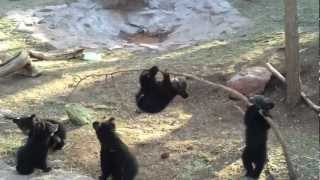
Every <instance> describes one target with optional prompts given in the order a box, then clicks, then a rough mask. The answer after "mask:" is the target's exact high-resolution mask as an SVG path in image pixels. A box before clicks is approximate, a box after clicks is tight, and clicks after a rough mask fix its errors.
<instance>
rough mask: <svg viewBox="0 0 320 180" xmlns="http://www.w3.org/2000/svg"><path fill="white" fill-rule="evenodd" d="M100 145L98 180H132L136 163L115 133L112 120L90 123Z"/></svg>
mask: <svg viewBox="0 0 320 180" xmlns="http://www.w3.org/2000/svg"><path fill="white" fill-rule="evenodd" d="M92 126H93V128H94V129H95V131H96V135H97V138H98V140H99V142H100V145H101V150H100V166H101V171H102V174H101V176H100V177H99V180H106V179H107V178H108V177H109V176H112V179H113V180H134V178H135V176H136V175H137V173H138V163H137V160H136V158H135V157H134V155H133V154H131V152H130V151H129V148H128V146H127V145H126V144H124V143H123V142H122V141H121V139H120V138H119V136H118V135H117V133H116V125H115V123H114V118H113V117H111V118H110V119H109V120H107V121H104V122H98V121H95V122H93V123H92Z"/></svg>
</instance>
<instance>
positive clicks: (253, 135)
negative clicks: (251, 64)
mask: <svg viewBox="0 0 320 180" xmlns="http://www.w3.org/2000/svg"><path fill="white" fill-rule="evenodd" d="M249 100H250V102H251V103H252V105H250V106H249V107H248V108H247V110H246V112H245V116H244V124H245V126H246V131H245V135H246V146H245V149H244V151H243V154H242V162H243V165H244V168H245V169H246V176H247V177H251V178H254V179H257V178H259V176H260V174H261V172H262V170H263V167H264V165H265V163H266V160H267V138H268V129H269V128H270V125H269V123H268V122H267V121H266V119H265V118H264V117H263V116H262V114H263V115H264V116H270V114H269V110H271V109H272V108H273V107H274V103H273V102H272V101H271V100H270V99H269V98H267V97H265V96H262V95H255V96H253V97H251V98H250V99H249Z"/></svg>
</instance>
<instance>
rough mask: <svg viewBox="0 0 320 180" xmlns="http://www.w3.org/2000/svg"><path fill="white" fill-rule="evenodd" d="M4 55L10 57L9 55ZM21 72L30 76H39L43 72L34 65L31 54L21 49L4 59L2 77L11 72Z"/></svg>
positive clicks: (0, 70)
mask: <svg viewBox="0 0 320 180" xmlns="http://www.w3.org/2000/svg"><path fill="white" fill-rule="evenodd" d="M2 57H9V56H8V55H5V56H2ZM13 73H16V74H21V75H24V76H29V77H37V76H40V75H41V72H40V71H39V70H38V69H37V68H36V67H34V66H33V65H32V63H31V60H30V58H29V54H28V53H27V52H26V51H21V52H18V53H17V54H15V55H14V56H12V57H10V58H7V59H4V60H3V61H2V63H1V64H0V77H1V76H7V75H10V74H13Z"/></svg>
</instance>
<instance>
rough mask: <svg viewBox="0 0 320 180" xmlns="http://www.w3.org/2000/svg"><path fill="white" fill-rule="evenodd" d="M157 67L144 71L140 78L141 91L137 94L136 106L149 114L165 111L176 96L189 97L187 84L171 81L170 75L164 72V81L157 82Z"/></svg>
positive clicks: (177, 80)
mask: <svg viewBox="0 0 320 180" xmlns="http://www.w3.org/2000/svg"><path fill="white" fill-rule="evenodd" d="M158 72H159V68H158V67H157V66H153V67H151V68H150V69H149V70H144V71H143V72H142V73H141V74H140V77H139V82H140V90H139V92H138V93H137V94H136V104H137V106H138V107H139V109H140V110H142V111H144V112H147V113H158V112H160V111H162V110H163V109H165V108H166V107H167V106H168V104H169V103H170V102H171V101H172V100H173V99H174V97H175V96H176V95H180V96H181V97H183V98H187V97H188V93H187V92H186V88H187V83H186V82H185V81H183V80H180V79H172V80H171V79H170V75H169V73H166V72H162V76H163V80H162V81H158V80H156V75H157V73H158Z"/></svg>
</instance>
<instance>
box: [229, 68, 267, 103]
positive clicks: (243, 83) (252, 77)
mask: <svg viewBox="0 0 320 180" xmlns="http://www.w3.org/2000/svg"><path fill="white" fill-rule="evenodd" d="M271 75H272V73H271V72H270V71H269V70H268V69H267V68H265V67H259V66H255V67H249V68H247V69H245V70H242V71H240V72H239V73H238V74H236V75H235V76H233V77H232V78H231V79H230V80H229V81H228V82H227V86H228V87H230V88H232V89H235V90H237V91H239V92H240V93H242V94H244V95H246V96H248V97H249V96H252V95H255V94H261V93H262V92H263V91H264V89H265V87H266V85H267V83H268V82H269V80H270V78H271Z"/></svg>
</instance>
